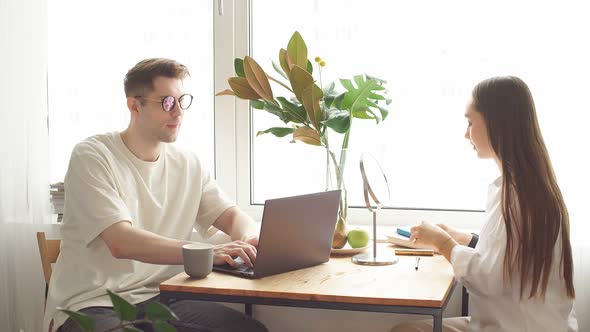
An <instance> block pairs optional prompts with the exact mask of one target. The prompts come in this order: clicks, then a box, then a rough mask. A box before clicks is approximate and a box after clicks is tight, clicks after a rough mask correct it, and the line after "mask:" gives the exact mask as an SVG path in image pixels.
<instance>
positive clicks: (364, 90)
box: [340, 75, 389, 123]
mask: <svg viewBox="0 0 590 332" xmlns="http://www.w3.org/2000/svg"><path fill="white" fill-rule="evenodd" d="M354 83H356V87H355V86H354V84H353V83H352V82H351V81H350V80H348V79H341V80H340V84H342V86H343V87H344V88H345V89H346V90H347V92H346V93H345V95H344V98H343V99H342V105H341V108H342V109H347V110H350V112H351V114H352V116H353V117H355V118H360V119H375V121H376V122H377V123H379V122H380V121H382V120H385V118H386V117H387V115H388V114H389V111H388V110H387V109H385V108H383V107H381V106H379V105H377V102H378V101H380V100H381V101H384V102H387V99H386V98H385V96H383V95H382V94H380V93H379V92H381V91H384V90H385V88H384V87H383V86H382V85H381V84H379V81H378V80H375V79H368V78H367V77H366V76H365V75H357V76H355V77H354ZM377 111H378V112H377Z"/></svg>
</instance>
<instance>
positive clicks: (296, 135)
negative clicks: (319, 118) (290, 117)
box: [293, 126, 322, 146]
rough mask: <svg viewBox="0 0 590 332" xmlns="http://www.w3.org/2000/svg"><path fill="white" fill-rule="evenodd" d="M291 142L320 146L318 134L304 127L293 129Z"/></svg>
mask: <svg viewBox="0 0 590 332" xmlns="http://www.w3.org/2000/svg"><path fill="white" fill-rule="evenodd" d="M293 140H294V141H300V142H303V143H306V144H310V145H318V146H320V145H322V142H321V140H320V135H319V134H318V132H317V131H316V130H314V129H311V128H309V127H305V126H304V127H299V128H297V129H295V132H293Z"/></svg>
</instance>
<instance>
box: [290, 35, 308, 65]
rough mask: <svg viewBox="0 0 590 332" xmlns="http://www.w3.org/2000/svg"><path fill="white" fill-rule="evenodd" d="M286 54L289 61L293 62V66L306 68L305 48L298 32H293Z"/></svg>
mask: <svg viewBox="0 0 590 332" xmlns="http://www.w3.org/2000/svg"><path fill="white" fill-rule="evenodd" d="M287 53H288V54H289V58H291V61H293V65H295V66H299V67H301V68H307V61H308V60H307V46H306V45H305V41H303V38H302V37H301V35H300V34H299V32H297V31H295V32H294V33H293V35H292V36H291V39H290V40H289V44H288V45H287Z"/></svg>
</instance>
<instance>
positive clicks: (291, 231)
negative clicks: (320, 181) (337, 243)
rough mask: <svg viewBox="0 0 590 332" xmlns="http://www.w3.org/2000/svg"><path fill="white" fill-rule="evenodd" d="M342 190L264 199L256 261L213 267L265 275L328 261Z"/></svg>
mask: <svg viewBox="0 0 590 332" xmlns="http://www.w3.org/2000/svg"><path fill="white" fill-rule="evenodd" d="M339 201H340V190H332V191H324V192H319V193H314V194H307V195H300V196H293V197H285V198H277V199H269V200H267V201H266V202H265V203H264V212H263V215H262V225H261V228H260V238H259V240H258V248H257V249H258V250H257V251H258V253H257V255H256V263H255V264H254V267H253V268H251V267H249V266H247V265H246V264H245V263H244V262H243V261H242V260H241V258H239V257H238V258H237V259H236V261H237V262H241V263H242V264H241V265H240V266H239V267H238V268H234V267H232V266H231V265H229V264H225V265H214V266H213V270H214V271H218V272H225V273H231V274H235V275H238V276H242V277H246V278H262V277H266V276H270V275H274V274H279V273H283V272H287V271H293V270H298V269H302V268H306V267H311V266H315V265H319V264H322V263H324V262H327V261H328V260H329V259H330V252H331V250H332V237H333V235H334V227H335V225H336V221H337V219H338V204H339Z"/></svg>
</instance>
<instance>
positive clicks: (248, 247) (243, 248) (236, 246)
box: [213, 238, 258, 267]
mask: <svg viewBox="0 0 590 332" xmlns="http://www.w3.org/2000/svg"><path fill="white" fill-rule="evenodd" d="M257 240H258V238H256V243H258V241H257ZM236 257H240V258H242V260H243V261H244V263H246V265H248V266H250V267H252V266H254V262H256V247H255V246H253V245H252V244H249V243H246V242H244V241H233V242H229V243H223V244H219V245H216V246H215V247H214V248H213V265H223V264H226V263H227V264H229V265H231V266H233V267H237V266H238V265H239V264H238V263H236V261H235V260H234V258H236Z"/></svg>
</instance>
